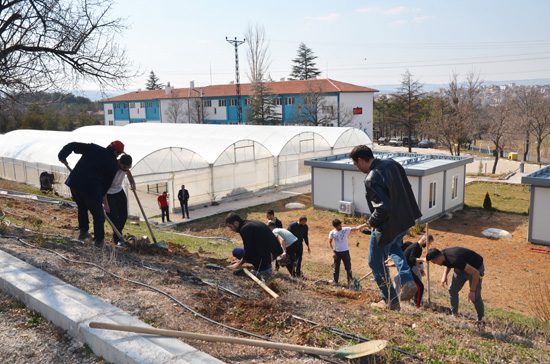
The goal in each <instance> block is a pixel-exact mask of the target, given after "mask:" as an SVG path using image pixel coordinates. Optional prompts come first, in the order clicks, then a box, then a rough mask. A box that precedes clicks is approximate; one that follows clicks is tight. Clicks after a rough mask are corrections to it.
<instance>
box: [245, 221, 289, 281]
mask: <svg viewBox="0 0 550 364" xmlns="http://www.w3.org/2000/svg"><path fill="white" fill-rule="evenodd" d="M239 234H240V235H241V238H242V239H243V245H244V261H245V262H248V263H251V264H252V265H253V266H254V269H256V270H264V269H266V268H267V267H270V266H271V261H272V260H273V259H275V258H276V257H278V256H279V255H281V254H283V248H281V245H280V244H279V241H278V240H277V238H276V237H275V235H274V234H273V232H272V231H271V229H270V228H269V227H268V226H267V225H266V224H264V223H263V222H260V221H256V220H245V221H243V222H242V224H241V225H240V227H239Z"/></svg>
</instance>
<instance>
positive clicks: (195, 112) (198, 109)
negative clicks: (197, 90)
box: [184, 97, 209, 124]
mask: <svg viewBox="0 0 550 364" xmlns="http://www.w3.org/2000/svg"><path fill="white" fill-rule="evenodd" d="M202 102H203V100H202V99H201V98H200V97H189V98H188V99H187V108H186V109H185V112H184V115H185V116H184V117H185V118H186V120H187V122H188V123H190V124H204V123H205V122H206V119H207V118H208V115H209V114H208V112H207V111H206V108H205V107H204V105H203V104H202Z"/></svg>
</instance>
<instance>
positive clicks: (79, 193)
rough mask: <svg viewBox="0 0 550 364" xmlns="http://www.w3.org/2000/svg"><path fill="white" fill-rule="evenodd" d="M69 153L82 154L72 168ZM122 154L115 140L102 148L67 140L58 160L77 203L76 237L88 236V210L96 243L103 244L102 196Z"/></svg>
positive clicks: (103, 218)
mask: <svg viewBox="0 0 550 364" xmlns="http://www.w3.org/2000/svg"><path fill="white" fill-rule="evenodd" d="M71 153H76V154H82V157H81V158H80V159H79V160H78V162H77V163H76V165H75V167H74V169H72V170H71V168H70V167H69V164H68V163H67V157H68V156H69V155H70V154H71ZM122 153H124V144H122V143H121V142H120V141H118V140H115V141H114V142H112V143H111V144H110V145H109V146H108V147H106V148H104V147H101V146H99V145H96V144H85V143H76V142H73V143H69V144H67V145H65V146H64V147H63V148H62V149H61V151H60V152H59V154H58V156H57V157H58V158H59V161H60V162H61V163H63V164H64V165H65V166H67V168H68V169H69V170H71V173H70V174H69V177H68V178H67V180H66V181H65V184H66V185H67V186H69V187H70V189H71V194H72V196H73V199H74V201H75V202H76V205H77V206H78V228H79V230H80V235H79V237H78V238H79V239H80V240H84V239H86V238H88V237H89V234H88V229H89V224H90V223H89V221H88V211H90V213H91V214H92V217H93V219H94V240H95V246H96V247H98V248H100V247H102V246H103V240H104V238H105V228H104V224H105V215H104V212H103V205H102V203H103V197H104V196H105V194H106V193H107V191H108V190H109V187H111V183H112V182H113V179H114V177H115V174H116V172H117V171H118V169H119V167H118V161H117V157H118V156H119V155H120V154H122Z"/></svg>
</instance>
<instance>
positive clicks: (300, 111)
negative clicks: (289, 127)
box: [298, 105, 302, 114]
mask: <svg viewBox="0 0 550 364" xmlns="http://www.w3.org/2000/svg"><path fill="white" fill-rule="evenodd" d="M301 113H302V105H298V114H301Z"/></svg>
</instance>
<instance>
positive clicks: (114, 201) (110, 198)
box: [107, 190, 128, 241]
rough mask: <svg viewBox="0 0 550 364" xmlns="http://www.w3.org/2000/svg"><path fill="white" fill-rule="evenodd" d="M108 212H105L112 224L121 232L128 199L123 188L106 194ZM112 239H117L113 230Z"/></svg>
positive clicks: (124, 223)
mask: <svg viewBox="0 0 550 364" xmlns="http://www.w3.org/2000/svg"><path fill="white" fill-rule="evenodd" d="M107 202H108V203H109V210H110V212H109V213H108V214H107V216H109V219H111V221H112V222H113V225H115V227H116V228H117V230H118V231H119V232H120V233H121V234H122V230H123V229H124V225H126V220H127V219H128V199H127V198H126V194H125V193H124V191H123V190H121V191H120V192H118V193H114V194H112V195H107ZM113 241H118V236H117V235H116V233H115V231H114V230H113Z"/></svg>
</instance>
